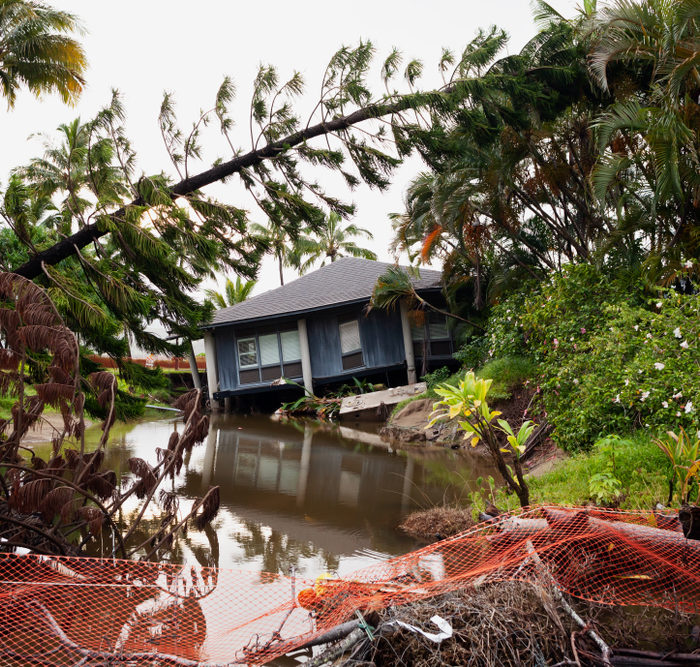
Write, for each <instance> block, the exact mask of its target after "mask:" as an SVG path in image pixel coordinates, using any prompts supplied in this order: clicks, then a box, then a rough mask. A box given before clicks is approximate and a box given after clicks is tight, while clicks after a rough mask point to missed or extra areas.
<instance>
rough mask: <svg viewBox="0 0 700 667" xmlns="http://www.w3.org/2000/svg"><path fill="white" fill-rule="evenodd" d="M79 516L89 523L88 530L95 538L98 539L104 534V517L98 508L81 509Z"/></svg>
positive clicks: (87, 507)
mask: <svg viewBox="0 0 700 667" xmlns="http://www.w3.org/2000/svg"><path fill="white" fill-rule="evenodd" d="M77 513H78V516H79V517H80V518H81V519H82V520H83V521H86V522H87V525H88V530H89V531H90V534H91V535H92V536H93V537H97V536H98V535H99V534H100V533H101V532H102V526H103V525H104V515H103V514H102V512H101V511H100V510H99V509H98V508H97V507H90V506H86V507H80V508H79V509H78V512H77Z"/></svg>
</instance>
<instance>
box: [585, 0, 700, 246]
mask: <svg viewBox="0 0 700 667" xmlns="http://www.w3.org/2000/svg"><path fill="white" fill-rule="evenodd" d="M592 25H593V28H592V30H593V34H595V35H596V36H597V41H596V42H595V44H594V47H593V49H592V50H591V53H590V55H589V69H590V72H591V76H592V77H593V79H594V80H595V81H596V83H597V84H598V85H599V86H600V87H601V88H602V89H603V90H606V91H608V90H611V91H613V93H615V91H616V85H615V83H616V79H618V78H619V79H620V80H621V87H624V86H627V85H628V83H627V82H629V81H634V82H635V84H636V89H635V90H632V91H630V90H626V91H625V95H624V97H619V98H618V101H616V102H615V103H614V104H613V105H612V106H611V107H610V109H608V110H607V111H606V112H605V113H604V114H602V115H601V116H600V117H599V118H598V119H597V122H596V123H595V127H596V130H597V132H598V137H599V145H600V146H601V148H602V147H604V146H606V145H608V144H610V143H611V142H613V145H614V147H615V150H613V151H607V152H605V153H603V155H602V156H601V159H600V160H599V163H598V165H597V168H596V172H595V174H594V178H593V180H594V183H595V189H596V194H597V195H598V197H599V198H601V199H602V198H603V197H604V196H605V195H606V194H607V195H608V197H609V198H610V195H611V194H612V195H613V196H614V195H615V194H616V193H617V192H621V193H622V195H617V200H616V201H610V204H611V206H616V207H617V208H618V209H620V208H621V206H620V204H619V202H620V201H623V202H624V203H625V205H626V207H627V208H628V209H630V206H629V205H628V204H627V203H628V202H630V203H631V209H630V210H631V214H630V215H629V216H628V217H630V218H634V219H636V220H637V221H638V222H637V227H638V228H646V229H647V230H651V244H650V245H651V247H650V249H651V251H652V253H657V254H660V253H665V254H666V255H668V253H669V251H671V252H672V254H673V253H676V254H679V257H680V255H681V254H682V253H685V254H686V255H688V256H694V254H695V253H696V252H697V250H698V247H700V243H699V242H698V238H697V234H696V231H695V230H696V228H697V225H698V222H699V220H698V207H700V158H699V155H700V126H699V124H698V121H697V109H698V106H697V102H698V99H699V97H700V73H699V68H700V32H699V27H700V2H698V0H676V1H674V2H667V1H665V0H642V1H640V2H630V0H617V1H616V2H615V3H613V4H612V5H610V6H609V7H606V8H604V9H602V10H601V11H600V12H599V13H598V16H597V19H596V21H595V22H594V23H593V24H592ZM630 176H631V178H630ZM613 186H614V187H613Z"/></svg>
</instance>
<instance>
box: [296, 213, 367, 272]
mask: <svg viewBox="0 0 700 667" xmlns="http://www.w3.org/2000/svg"><path fill="white" fill-rule="evenodd" d="M308 231H310V230H308ZM308 231H307V233H308ZM358 236H363V237H365V238H367V239H371V238H373V237H372V233H371V232H370V231H369V230H367V229H363V228H362V227H358V226H357V225H352V224H351V225H345V226H343V223H342V219H341V217H340V215H338V214H337V213H335V212H331V213H330V214H329V215H328V217H327V218H326V220H325V223H324V224H323V225H322V226H321V227H320V229H319V230H318V231H311V235H309V236H302V237H300V238H299V241H298V242H297V244H296V248H295V250H296V252H297V253H298V255H300V259H301V260H302V261H301V262H300V270H301V272H302V273H303V272H304V271H307V270H308V269H309V268H310V267H311V266H312V265H313V264H314V263H316V262H317V261H318V260H319V259H322V260H323V261H322V262H321V266H323V265H324V264H325V263H326V260H327V259H330V261H331V262H335V260H336V259H339V258H340V257H363V258H364V259H373V260H374V259H377V255H376V253H374V252H372V251H371V250H368V249H367V248H361V247H360V246H359V245H357V243H355V241H353V238H356V237H358Z"/></svg>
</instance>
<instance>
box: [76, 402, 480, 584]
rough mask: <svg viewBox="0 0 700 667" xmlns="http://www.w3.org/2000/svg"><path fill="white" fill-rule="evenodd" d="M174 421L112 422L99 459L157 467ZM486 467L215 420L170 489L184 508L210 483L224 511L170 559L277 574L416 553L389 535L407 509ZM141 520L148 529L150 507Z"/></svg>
mask: <svg viewBox="0 0 700 667" xmlns="http://www.w3.org/2000/svg"><path fill="white" fill-rule="evenodd" d="M179 427H180V426H179V425H178V423H177V422H173V421H171V420H163V421H153V422H144V423H141V424H136V425H134V424H131V425H128V426H124V425H121V426H119V427H118V429H117V430H114V431H113V437H112V439H111V442H110V444H109V447H108V451H107V462H106V463H107V466H109V467H111V468H112V469H114V470H115V471H117V473H118V474H120V476H121V477H122V479H123V480H127V481H128V479H129V477H130V475H131V473H130V472H129V466H128V459H129V457H132V456H138V457H141V458H143V459H145V460H147V461H150V462H155V459H156V455H155V451H156V448H157V447H164V446H165V445H166V443H167V441H168V437H169V435H170V433H171V432H172V430H173V429H177V428H179ZM98 436H99V428H98V429H97V431H96V435H95V438H98ZM91 437H92V435H91V434H90V433H88V440H90V438H91ZM489 474H493V471H492V470H491V469H490V468H489V466H488V465H487V464H485V462H484V460H483V458H482V457H480V456H477V455H475V454H474V453H473V452H471V451H469V452H464V451H459V452H453V451H451V450H445V449H434V450H424V449H422V448H415V449H412V448H410V446H409V447H408V449H407V450H405V451H393V450H392V449H391V448H389V447H388V446H387V445H386V444H385V443H383V442H382V441H381V439H380V438H379V436H378V435H377V434H376V430H375V431H374V432H373V431H371V430H370V431H358V430H355V429H350V428H346V427H341V426H337V425H331V426H328V425H325V426H324V425H320V424H316V423H299V422H297V423H287V424H282V423H277V422H273V421H271V420H270V419H268V418H266V417H240V416H238V417H235V416H230V415H227V416H219V417H215V418H214V419H212V422H211V428H210V431H209V435H208V437H207V439H206V441H205V443H203V445H202V446H199V447H196V448H195V449H193V450H192V452H191V454H190V455H188V456H187V458H186V459H185V462H184V465H183V468H182V471H181V473H180V475H179V476H178V477H176V478H175V479H174V480H168V482H167V486H168V488H169V489H170V490H173V491H177V492H178V493H179V494H180V495H181V496H184V500H183V503H182V507H183V508H185V507H186V506H187V501H188V499H189V500H191V499H193V498H196V497H201V496H203V495H204V494H205V493H206V491H207V490H208V488H209V487H210V486H213V485H218V486H220V492H221V509H220V511H219V515H218V517H217V518H216V519H215V521H214V522H213V529H208V530H206V531H205V532H202V533H200V532H197V531H194V530H191V531H189V532H188V533H187V535H186V536H184V537H183V538H181V539H179V540H177V541H176V543H175V545H174V550H173V555H172V558H173V560H175V561H176V562H191V563H192V564H197V563H199V564H211V565H214V566H220V567H225V568H230V567H233V568H236V569H245V570H254V571H258V572H265V571H266V572H279V573H284V574H288V573H289V571H290V568H292V567H293V568H294V569H295V571H296V572H297V573H298V574H300V575H302V576H310V577H315V576H317V575H318V574H320V573H321V572H324V571H330V572H338V573H340V574H344V573H348V572H350V571H352V570H354V569H357V568H360V567H363V566H366V565H369V564H371V563H372V562H374V561H376V560H378V559H384V558H386V557H388V556H391V555H396V554H399V553H404V552H406V551H409V550H410V549H412V548H413V547H414V546H415V544H414V543H413V541H412V540H410V539H409V538H407V537H406V536H405V535H403V534H401V533H399V532H398V530H397V525H398V524H399V523H400V521H401V518H402V517H403V516H405V515H406V514H407V513H409V512H411V511H413V510H415V509H417V508H423V507H429V506H431V505H433V504H435V503H441V502H461V503H466V502H467V501H468V500H469V493H470V492H471V491H473V490H475V489H476V483H475V480H476V479H477V478H478V477H479V476H487V475H489ZM133 510H134V511H135V510H136V508H133ZM130 511H131V509H130V508H129V507H126V508H125V511H124V514H123V517H122V518H123V521H124V522H125V523H128V521H129V512H130ZM146 518H147V520H151V521H152V522H153V527H154V529H155V526H156V525H157V522H158V521H159V516H158V514H157V513H154V514H153V516H152V518H151V517H146ZM145 537H147V536H139V538H140V539H145Z"/></svg>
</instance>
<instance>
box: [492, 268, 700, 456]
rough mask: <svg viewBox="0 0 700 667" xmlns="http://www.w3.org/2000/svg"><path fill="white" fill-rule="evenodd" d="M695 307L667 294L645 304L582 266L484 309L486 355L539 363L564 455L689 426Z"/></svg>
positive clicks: (695, 392) (699, 307) (696, 361)
mask: <svg viewBox="0 0 700 667" xmlns="http://www.w3.org/2000/svg"><path fill="white" fill-rule="evenodd" d="M699 299H700V297H698V295H690V296H689V295H680V294H678V293H676V292H674V291H670V290H668V291H664V292H659V293H658V295H656V296H653V298H650V297H649V296H648V295H645V291H644V287H643V285H642V284H641V281H637V282H636V283H631V284H630V282H626V283H625V284H624V286H623V285H621V284H620V283H616V282H615V281H614V280H611V279H609V278H607V277H606V276H604V275H603V274H601V273H599V272H598V271H596V270H595V269H594V268H593V267H591V266H588V265H584V266H571V267H567V268H566V269H565V270H563V271H562V273H561V274H559V275H556V276H553V277H552V279H550V281H549V282H546V283H543V284H542V285H541V286H540V287H539V288H537V289H535V290H532V291H530V292H529V293H528V294H525V295H516V296H514V297H511V298H510V299H509V300H508V301H507V302H504V304H502V305H501V306H499V307H497V308H496V309H494V314H493V316H492V318H491V319H492V323H490V324H489V335H490V336H491V341H492V347H491V354H492V355H502V354H503V353H505V352H509V351H511V350H513V349H518V348H519V347H520V346H522V347H523V348H524V349H525V350H526V351H527V353H528V354H529V355H530V356H531V357H532V358H534V359H536V360H537V361H538V362H539V377H538V379H537V381H538V385H539V388H540V389H541V395H542V401H543V404H544V408H545V409H546V411H547V415H548V418H549V420H550V422H551V423H552V424H553V425H554V426H555V429H556V430H555V433H554V436H553V437H554V438H555V439H556V440H557V442H558V443H559V444H560V445H562V446H563V447H564V448H565V449H568V450H569V451H575V450H577V449H581V448H587V447H590V446H591V444H592V443H593V442H594V441H595V440H597V439H598V438H599V437H601V436H602V435H603V434H605V433H609V432H628V431H630V430H632V429H635V428H655V429H660V430H666V429H676V428H677V427H678V426H679V425H680V426H684V427H685V428H691V427H692V426H693V425H694V424H697V410H698V407H700V373H698V368H699V367H700V349H699V348H700V346H699V342H700V341H699V337H700V300H699ZM517 304H520V305H519V310H516V305H517ZM508 318H510V319H508ZM509 326H510V327H512V329H513V331H512V332H511V334H510V335H504V336H501V337H499V336H500V334H499V333H498V332H502V331H506V330H507V328H508V327H509ZM494 332H496V333H494ZM494 336H495V338H494ZM696 428H697V427H696Z"/></svg>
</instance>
